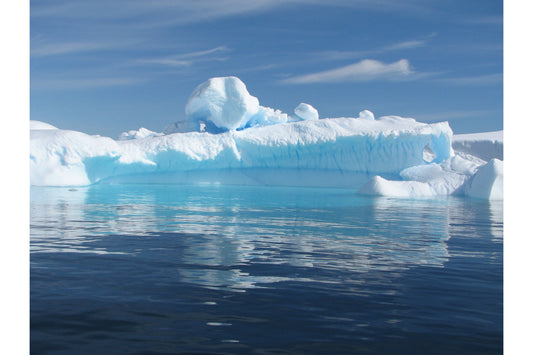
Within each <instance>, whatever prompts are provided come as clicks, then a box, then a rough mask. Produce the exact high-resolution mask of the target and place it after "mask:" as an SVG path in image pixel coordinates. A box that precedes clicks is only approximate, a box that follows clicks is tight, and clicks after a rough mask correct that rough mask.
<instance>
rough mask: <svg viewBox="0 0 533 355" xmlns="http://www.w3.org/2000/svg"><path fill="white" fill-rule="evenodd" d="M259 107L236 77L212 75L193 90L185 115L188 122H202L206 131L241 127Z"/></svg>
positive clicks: (254, 98)
mask: <svg viewBox="0 0 533 355" xmlns="http://www.w3.org/2000/svg"><path fill="white" fill-rule="evenodd" d="M259 108H260V106H259V100H258V99H257V97H254V96H252V95H250V93H249V92H248V90H247V89H246V85H244V83H243V82H242V81H241V80H240V79H239V78H236V77H224V78H211V79H209V80H207V81H206V82H204V83H202V84H200V85H199V86H198V87H196V89H195V90H194V91H193V93H192V95H191V97H190V98H189V101H188V102H187V105H186V106H185V115H186V116H187V120H188V121H190V122H199V123H200V122H203V123H204V124H206V125H207V126H209V127H208V128H210V129H208V130H209V131H211V130H216V129H218V130H233V129H237V128H244V127H245V126H246V124H247V123H248V121H249V120H250V118H252V116H254V115H255V114H257V113H258V112H259ZM211 126H212V127H211Z"/></svg>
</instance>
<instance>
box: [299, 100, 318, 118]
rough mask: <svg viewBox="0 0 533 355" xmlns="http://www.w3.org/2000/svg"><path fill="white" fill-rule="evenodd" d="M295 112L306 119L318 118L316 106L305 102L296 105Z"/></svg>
mask: <svg viewBox="0 0 533 355" xmlns="http://www.w3.org/2000/svg"><path fill="white" fill-rule="evenodd" d="M294 114H295V115H296V116H298V117H299V118H301V119H302V120H304V121H312V120H318V111H317V110H316V108H314V107H313V106H311V105H309V104H306V103H303V102H302V103H301V104H299V105H298V106H296V108H295V109H294Z"/></svg>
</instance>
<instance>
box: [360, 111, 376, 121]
mask: <svg viewBox="0 0 533 355" xmlns="http://www.w3.org/2000/svg"><path fill="white" fill-rule="evenodd" d="M359 119H362V120H374V119H375V118H374V113H372V111H369V110H363V111H361V112H359Z"/></svg>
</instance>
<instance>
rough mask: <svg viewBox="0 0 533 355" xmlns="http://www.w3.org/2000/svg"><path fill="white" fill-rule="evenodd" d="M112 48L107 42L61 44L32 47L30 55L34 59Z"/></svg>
mask: <svg viewBox="0 0 533 355" xmlns="http://www.w3.org/2000/svg"><path fill="white" fill-rule="evenodd" d="M109 48H112V45H111V43H109V42H63V43H48V44H42V45H39V44H37V45H34V46H32V49H31V52H30V54H31V55H32V56H36V57H42V56H49V55H59V54H71V53H79V52H89V51H95V50H102V49H109Z"/></svg>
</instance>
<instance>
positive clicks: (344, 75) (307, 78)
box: [283, 59, 414, 84]
mask: <svg viewBox="0 0 533 355" xmlns="http://www.w3.org/2000/svg"><path fill="white" fill-rule="evenodd" d="M413 74H414V72H413V71H412V70H411V69H410V65H409V61H408V60H407V59H401V60H399V61H397V62H394V63H390V64H385V63H382V62H380V61H377V60H371V59H365V60H362V61H360V62H358V63H355V64H350V65H347V66H344V67H340V68H336V69H331V70H326V71H321V72H318V73H312V74H306V75H300V76H295V77H292V78H288V79H285V80H283V82H284V83H287V84H310V83H339V82H355V81H371V80H401V79H407V78H409V77H410V76H412V75H413Z"/></svg>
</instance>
